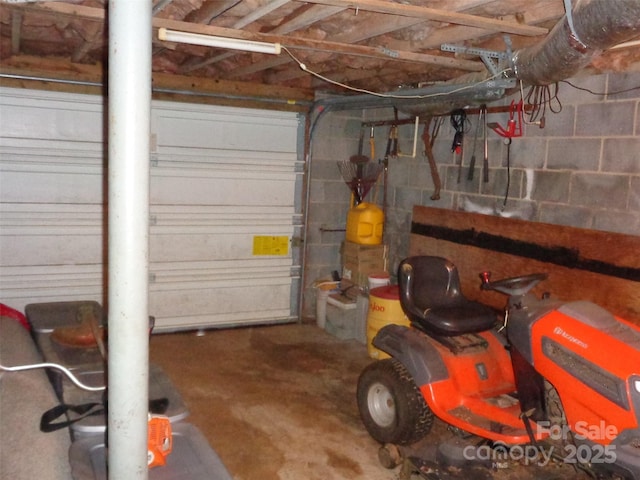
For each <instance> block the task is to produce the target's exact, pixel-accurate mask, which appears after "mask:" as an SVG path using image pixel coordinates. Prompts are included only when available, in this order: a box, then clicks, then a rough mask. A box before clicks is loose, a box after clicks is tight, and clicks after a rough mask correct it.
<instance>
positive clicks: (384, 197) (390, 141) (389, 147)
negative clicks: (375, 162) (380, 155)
mask: <svg viewBox="0 0 640 480" xmlns="http://www.w3.org/2000/svg"><path fill="white" fill-rule="evenodd" d="M397 130H398V126H397V125H391V128H389V135H388V136H387V148H386V150H385V153H384V159H383V160H382V165H383V170H382V181H383V182H384V185H383V188H382V213H383V214H384V218H385V227H386V219H387V195H388V192H389V188H388V187H389V157H391V156H392V155H393V148H394V147H393V145H394V137H395V139H396V143H395V145H396V148H397V145H398V143H397V135H398V133H397ZM385 230H386V228H384V229H383V232H384V231H385Z"/></svg>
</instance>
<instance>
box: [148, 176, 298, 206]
mask: <svg viewBox="0 0 640 480" xmlns="http://www.w3.org/2000/svg"><path fill="white" fill-rule="evenodd" d="M232 180H237V181H238V183H234V182H232ZM294 191H295V190H294V186H293V184H292V182H291V180H289V181H286V180H268V179H264V180H250V179H247V180H245V179H241V178H236V179H234V178H232V177H226V178H223V179H215V178H203V177H198V176H182V177H175V176H162V177H159V176H154V177H153V178H152V179H151V201H152V202H153V203H156V204H158V203H159V204H169V205H193V204H196V205H198V204H215V205H256V206H260V205H263V204H265V203H268V204H271V205H274V204H275V205H291V201H292V200H291V199H292V198H293V194H294Z"/></svg>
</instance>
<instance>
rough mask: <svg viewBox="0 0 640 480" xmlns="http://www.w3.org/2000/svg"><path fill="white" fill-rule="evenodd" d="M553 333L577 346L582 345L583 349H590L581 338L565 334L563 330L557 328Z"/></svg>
mask: <svg viewBox="0 0 640 480" xmlns="http://www.w3.org/2000/svg"><path fill="white" fill-rule="evenodd" d="M553 333H555V334H556V335H560V336H561V337H562V338H564V339H566V340H569V341H570V342H571V343H575V344H576V345H580V346H581V347H582V348H589V345H588V344H586V343H584V342H583V341H582V340H580V339H579V338H576V337H574V336H573V335H571V334H570V333H567V332H565V331H564V330H563V329H562V328H560V327H556V328H554V329H553Z"/></svg>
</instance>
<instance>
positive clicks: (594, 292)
mask: <svg viewBox="0 0 640 480" xmlns="http://www.w3.org/2000/svg"><path fill="white" fill-rule="evenodd" d="M409 254H410V255H437V256H442V257H446V258H449V259H450V260H451V261H452V262H453V263H455V264H456V265H457V267H458V269H459V271H460V280H461V283H462V289H463V292H464V293H465V295H466V296H468V297H469V298H472V299H475V300H479V301H482V302H483V303H487V304H489V305H492V306H494V307H496V308H502V307H503V306H504V305H505V301H506V298H505V297H504V296H503V295H501V294H498V293H495V292H483V291H481V290H480V278H479V274H480V272H483V271H490V272H491V273H492V278H493V279H494V280H498V279H501V278H506V277H515V276H520V275H524V274H529V273H537V272H546V273H548V274H549V278H548V280H546V281H544V282H542V283H541V284H540V285H539V286H538V287H536V290H535V292H536V293H538V294H540V293H542V292H549V293H551V295H552V296H554V297H557V298H560V299H563V300H590V301H592V302H594V303H597V304H599V305H601V306H602V307H604V308H606V309H607V310H609V311H611V312H612V313H614V314H616V315H619V316H621V317H623V318H625V319H627V320H630V321H632V322H634V323H636V324H640V236H635V235H623V234H618V233H610V232H603V231H596V230H586V229H580V228H574V227H565V226H561V225H551V224H545V223H536V222H528V221H524V220H516V219H509V218H502V217H494V216H489V215H480V214H475V213H466V212H457V211H452V210H444V209H438V208H430V207H423V206H415V207H414V209H413V221H412V226H411V239H410V245H409Z"/></svg>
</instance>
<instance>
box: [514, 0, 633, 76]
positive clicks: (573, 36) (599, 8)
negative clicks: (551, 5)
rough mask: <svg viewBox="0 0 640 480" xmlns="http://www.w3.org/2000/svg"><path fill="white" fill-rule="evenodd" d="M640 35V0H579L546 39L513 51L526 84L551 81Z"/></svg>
mask: <svg viewBox="0 0 640 480" xmlns="http://www.w3.org/2000/svg"><path fill="white" fill-rule="evenodd" d="M638 35H640V0H578V4H577V5H576V7H575V9H574V10H573V12H571V11H570V10H569V11H567V15H566V16H565V17H564V18H563V20H562V21H560V22H558V24H557V25H556V26H555V27H554V28H553V30H552V31H551V32H550V33H549V35H548V36H547V38H546V39H545V40H544V41H542V42H540V43H538V44H536V45H533V46H531V47H528V48H524V49H522V50H519V51H516V52H515V53H514V54H513V57H512V58H513V68H514V74H515V77H516V78H517V79H518V80H521V81H522V82H524V83H526V84H530V85H549V84H551V83H555V82H558V81H560V80H564V79H566V78H569V77H571V76H573V75H575V74H576V73H577V72H578V71H580V70H581V69H582V68H584V67H586V66H587V65H588V64H589V63H590V62H591V60H592V59H593V58H594V57H597V56H598V55H600V54H602V52H603V51H605V50H607V49H609V48H611V47H613V46H615V45H618V44H620V43H623V42H626V41H629V40H632V39H634V38H636V37H637V36H638Z"/></svg>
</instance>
